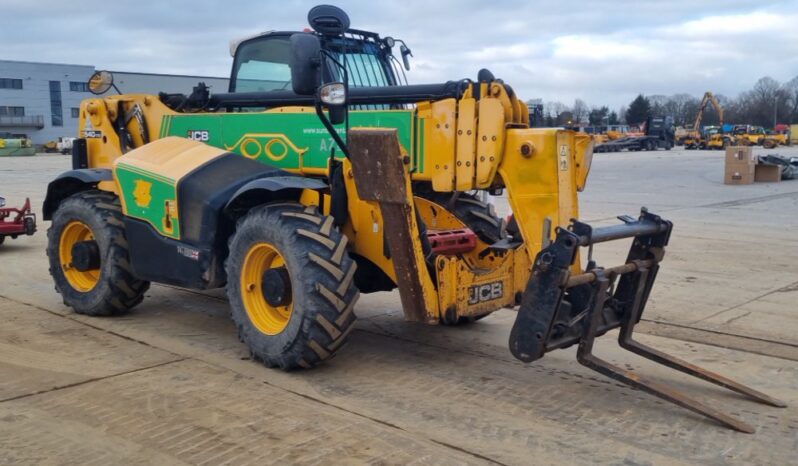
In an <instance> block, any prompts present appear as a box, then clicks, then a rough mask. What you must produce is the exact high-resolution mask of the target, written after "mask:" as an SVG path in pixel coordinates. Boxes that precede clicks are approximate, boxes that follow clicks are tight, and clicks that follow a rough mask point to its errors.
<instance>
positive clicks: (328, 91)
mask: <svg viewBox="0 0 798 466" xmlns="http://www.w3.org/2000/svg"><path fill="white" fill-rule="evenodd" d="M319 98H320V99H321V101H322V102H324V103H325V104H327V105H343V104H345V103H346V87H344V83H329V84H325V85H323V86H322V87H321V89H319Z"/></svg>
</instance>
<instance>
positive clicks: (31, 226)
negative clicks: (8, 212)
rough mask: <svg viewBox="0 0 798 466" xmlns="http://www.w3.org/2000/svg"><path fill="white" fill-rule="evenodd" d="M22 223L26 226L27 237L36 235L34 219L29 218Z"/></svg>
mask: <svg viewBox="0 0 798 466" xmlns="http://www.w3.org/2000/svg"><path fill="white" fill-rule="evenodd" d="M22 222H23V225H24V226H25V234H26V235H28V236H31V235H33V234H34V233H36V221H34V220H33V218H31V217H27V218H25V219H24V220H23V221H22Z"/></svg>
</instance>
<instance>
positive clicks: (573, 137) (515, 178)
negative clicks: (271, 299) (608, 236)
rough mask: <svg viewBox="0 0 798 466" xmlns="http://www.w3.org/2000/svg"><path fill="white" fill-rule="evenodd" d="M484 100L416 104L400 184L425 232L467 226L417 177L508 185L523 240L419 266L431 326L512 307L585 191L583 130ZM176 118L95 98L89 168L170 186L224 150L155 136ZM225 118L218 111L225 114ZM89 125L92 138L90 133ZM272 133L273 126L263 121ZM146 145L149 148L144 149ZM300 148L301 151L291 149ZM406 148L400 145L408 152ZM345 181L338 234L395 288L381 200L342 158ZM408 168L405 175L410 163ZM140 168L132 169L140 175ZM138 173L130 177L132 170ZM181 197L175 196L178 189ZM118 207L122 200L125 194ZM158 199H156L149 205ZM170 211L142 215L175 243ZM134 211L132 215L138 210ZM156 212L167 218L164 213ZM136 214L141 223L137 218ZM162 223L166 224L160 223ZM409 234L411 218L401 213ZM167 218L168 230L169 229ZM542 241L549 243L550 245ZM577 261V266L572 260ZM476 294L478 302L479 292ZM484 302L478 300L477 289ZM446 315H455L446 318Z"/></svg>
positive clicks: (310, 201) (151, 105) (84, 110)
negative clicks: (127, 139) (539, 122)
mask: <svg viewBox="0 0 798 466" xmlns="http://www.w3.org/2000/svg"><path fill="white" fill-rule="evenodd" d="M478 86H479V87H480V92H479V95H480V96H481V98H480V99H479V100H476V99H474V97H473V96H474V95H476V93H475V92H474V90H473V89H472V88H468V89H466V90H465V91H464V93H463V96H462V97H461V98H460V99H452V98H450V99H443V100H440V101H434V102H419V103H418V104H417V105H416V122H415V127H414V131H417V135H418V136H417V138H416V140H415V143H416V144H417V147H416V150H417V151H419V153H422V154H424V159H423V162H421V163H420V165H419V161H418V160H414V161H411V164H409V165H407V166H406V173H405V180H404V182H405V183H406V186H407V189H408V193H410V194H409V199H408V201H407V202H408V204H409V205H410V206H413V208H415V209H417V212H418V215H419V216H420V218H421V219H423V221H424V223H425V225H426V226H427V228H429V229H442V230H446V229H454V228H462V227H463V226H465V225H464V224H463V223H462V221H461V220H459V219H457V217H455V216H454V215H453V214H452V213H451V212H449V211H447V210H446V209H445V207H444V206H439V205H437V204H434V203H432V202H430V201H428V200H426V199H423V198H420V197H417V196H413V194H412V193H413V191H412V185H413V183H415V182H430V183H431V185H432V188H433V190H435V191H438V192H453V191H469V190H473V189H499V188H506V189H507V195H508V197H509V201H510V205H511V207H512V210H513V213H514V215H515V218H516V220H517V221H518V224H519V228H520V230H521V233H522V235H523V238H524V239H525V242H524V244H523V245H521V246H520V247H517V248H515V249H513V250H510V251H507V252H504V253H502V254H498V253H496V252H494V251H491V250H489V249H487V248H488V245H487V244H485V243H483V242H482V241H478V245H477V247H476V249H475V250H474V251H471V252H468V253H464V254H459V255H456V256H440V257H438V258H437V259H436V262H435V267H434V273H435V274H437V277H435V278H436V280H437V283H436V282H434V281H433V280H432V278H433V277H431V276H430V275H429V274H426V273H422V274H421V275H423V276H422V277H419V278H420V280H421V282H422V289H423V294H424V302H425V305H426V316H424V317H423V320H425V321H426V322H430V323H432V322H437V321H438V319H439V318H440V317H441V316H443V315H446V316H449V317H451V316H452V315H454V316H478V315H481V314H484V313H486V312H491V311H493V310H496V309H498V308H501V307H505V306H513V305H514V304H515V302H516V299H517V296H516V294H517V293H520V292H522V291H523V289H524V287H525V286H526V282H527V280H528V279H529V274H530V267H531V263H532V261H533V260H534V257H535V255H536V254H537V253H538V252H539V251H540V249H541V247H542V245H543V243H544V238H543V237H542V235H543V225H544V224H545V222H546V221H547V219H548V220H549V221H550V222H551V226H552V229H551V232H552V233H551V234H553V232H554V229H555V228H556V227H558V226H566V225H567V224H568V223H569V221H570V219H571V218H576V217H578V213H579V212H578V205H577V198H576V192H577V190H581V189H582V188H583V187H584V184H585V180H586V178H587V174H588V172H589V165H590V159H589V158H587V157H586V156H585V155H586V154H590V153H592V144H593V141H592V139H591V137H590V136H589V135H586V134H577V133H574V132H573V131H569V130H558V129H528V128H526V127H525V124H526V122H527V121H528V115H526V107H525V106H524V105H523V104H522V102H520V101H519V100H518V99H517V98H516V97H515V96H514V95H513V96H511V95H509V94H508V93H507V92H506V89H505V88H504V86H502V85H501V84H499V83H496V82H494V83H492V84H490V85H489V84H487V83H480V84H478ZM133 111H140V112H141V114H142V115H143V116H144V117H145V118H144V119H143V121H144V122H146V123H145V124H146V125H147V131H148V132H149V134H150V136H151V137H152V138H153V139H156V140H154V141H153V142H151V143H149V144H146V145H144V142H143V141H142V140H141V137H140V133H141V131H140V130H141V128H139V127H138V124H139V122H138V120H137V119H136V118H130V119H129V120H130V123H129V125H128V127H127V129H128V131H130V133H131V136H132V139H133V146H134V147H139V148H138V149H136V150H132V151H129V152H128V153H127V154H123V153H122V151H121V150H120V143H119V140H118V138H117V136H116V131H115V129H114V127H113V120H115V119H116V118H117V116H118V115H117V114H118V113H124V114H125V115H130V113H131V112H133ZM268 111H269V112H279V113H306V112H312V111H313V109H312V108H310V107H296V106H294V107H282V108H275V109H271V110H268ZM175 114H178V113H177V112H174V111H173V110H171V109H169V108H168V107H166V106H165V105H164V104H163V103H161V102H160V100H159V99H158V98H157V97H155V96H150V95H121V96H110V97H105V98H92V99H88V100H87V101H85V102H84V104H83V105H82V107H81V123H80V130H81V136H84V135H86V134H87V132H88V134H90V135H92V136H94V137H88V138H87V143H88V153H89V164H90V166H92V167H95V168H99V167H106V168H112V167H116V166H119V165H120V164H121V165H123V166H125V167H128V169H131V170H138V171H139V172H140V173H142V174H145V173H152V174H155V176H156V177H157V179H160V180H164V182H168V183H167V184H169V185H170V186H171V187H172V188H173V189H175V190H176V188H177V184H178V183H179V180H180V179H182V178H183V177H184V176H185V175H186V174H187V173H189V172H190V171H191V170H193V169H195V168H196V167H197V166H200V165H202V164H204V163H206V162H208V161H210V160H212V159H214V158H215V157H218V156H220V155H221V154H223V153H224V150H223V149H218V148H213V147H210V146H208V145H206V144H202V143H199V142H194V141H189V140H187V139H183V138H174V137H170V138H163V139H157V135H160V134H165V133H166V132H167V131H165V130H163V131H162V129H161V127H160V126H161V124H162V122H163V121H168V119H164V118H163V117H164V116H167V115H175ZM222 115H223V114H220V117H222ZM92 131H94V133H91V132H92ZM264 131H265V132H271V131H272V129H271V128H264ZM141 146H144V147H141ZM294 149H295V150H297V151H298V149H300V148H294ZM406 149H407V148H401V150H402V155H406V154H407V151H406ZM343 163H344V165H343V173H344V185H345V187H346V190H347V193H348V210H349V217H348V221H347V222H346V223H345V224H344V225H343V226H342V232H343V233H344V234H345V235H346V236H347V237H348V239H349V250H350V253H351V254H355V255H359V256H362V257H363V258H366V259H368V260H369V261H371V262H372V263H373V264H374V265H375V266H377V267H378V268H380V269H381V270H383V271H384V272H385V274H386V276H387V277H388V278H390V279H391V280H393V281H394V282H395V283H396V272H395V270H394V265H393V261H392V260H391V259H390V258H388V257H386V254H385V251H386V247H387V246H386V244H385V238H386V236H387V238H388V239H390V234H391V232H387V234H386V232H385V231H384V224H383V217H382V212H381V209H380V205H379V203H378V202H374V201H365V200H363V199H361V198H360V197H359V196H358V194H357V187H356V186H355V181H354V176H353V174H352V165H351V164H350V162H349V161H348V160H344V162H343ZM411 167H412V170H411ZM292 171H294V172H295V173H297V174H301V175H305V176H326V175H327V169H326V168H318V167H316V168H313V169H305V168H301V167H300V168H299V169H298V170H292ZM139 172H136V173H139ZM137 176H138V175H135V174H134V177H137ZM128 181H129V185H130V186H134V188H126V189H134V191H133V194H132V197H129V198H128V201H127V202H130V203H131V204H132V203H135V204H137V205H136V206H135V207H137V208H138V209H139V210H140V211H141V209H142V208H144V207H146V206H147V204H148V199H149V197H150V193H149V189H151V186H149V185H148V184H147V183H149V181H147V180H145V179H142V180H138V179H133V180H128ZM100 188H101V189H106V190H109V191H114V192H117V193H119V192H121V188H120V185H119V180H118V179H115V181H113V182H102V183H101V185H100ZM175 192H176V191H175ZM120 197H121V199H122V203H123V210H124V211H125V213H126V214H127V213H129V209H128V206H126V205H125V203H126V201H125V196H120ZM330 201H331V195H330V192H329V191H324V190H322V191H313V190H305V191H304V192H303V193H302V195H301V197H300V202H302V203H303V204H306V205H317V206H319V207H320V208H321V210H322V211H323V212H324V213H325V214H327V215H329V214H330V205H331V202H330ZM153 204H155V203H153ZM161 207H163V206H161ZM165 209H166V210H165V211H164V212H162V213H159V215H157V216H150V217H151V218H150V219H149V220H148V221H150V222H151V223H153V222H154V223H155V224H154V226H156V227H159V228H160V229H161V231H162V232H163V233H164V234H167V235H169V236H171V237H173V238H175V239H179V232H178V231H172V230H170V229H169V228H168V227H169V225H171V223H170V222H175V221H176V220H177V212H178V209H177V201H176V199H174V200H170V201H169V202H167V206H166V207H165ZM134 216H135V215H134ZM161 216H162V217H163V220H162V221H161V220H159V219H160V218H161ZM137 218H143V216H142V215H139V216H138V217H137ZM160 223H162V224H161V225H158V224H160ZM408 223H409V224H410V225H411V228H412V229H413V230H414V231H417V228H418V226H417V225H416V224H415V223H416V219H415V217H414V216H413V218H409V219H408ZM167 224H169V225H167ZM548 239H549V238H546V240H548ZM408 254H412V255H413V256H414V257H415V259H414V260H416V262H417V266H418V267H417V269H418V270H422V271H424V270H427V264H426V263H425V258H424V255H423V251H422V245H421V240H420V239H419V238H418V235H417V234H416V235H415V236H414V239H413V250H412V251H408ZM575 267H577V268H578V263H577V265H575ZM496 287H501V289H502V291H503V293H502V294H501V297H500V298H496V299H493V298H491V299H487V300H480V299H478V298H480V293H482V294H483V295H484V293H490V292H491V290H495V289H497V288H496ZM475 297H476V298H475ZM482 297H483V298H484V296H482ZM452 313H453V314H452Z"/></svg>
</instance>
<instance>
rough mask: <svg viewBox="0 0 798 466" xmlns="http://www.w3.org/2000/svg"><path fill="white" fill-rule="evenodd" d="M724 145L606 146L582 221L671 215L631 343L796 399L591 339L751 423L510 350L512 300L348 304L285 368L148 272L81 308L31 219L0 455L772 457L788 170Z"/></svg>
mask: <svg viewBox="0 0 798 466" xmlns="http://www.w3.org/2000/svg"><path fill="white" fill-rule="evenodd" d="M779 152H784V150H781V149H779ZM721 158H722V157H721V156H720V155H719V154H718V153H710V152H701V153H698V152H694V153H680V152H676V151H672V152H671V153H667V154H666V153H665V152H660V153H657V154H656V155H654V154H646V153H642V154H614V155H606V156H601V157H600V158H598V159H597V160H596V162H595V164H594V171H593V174H592V177H591V180H590V184H589V188H588V190H587V192H586V193H584V195H583V207H584V209H583V218H587V219H591V220H606V219H610V218H611V217H612V216H613V215H615V214H619V213H630V212H633V211H634V210H636V209H637V208H639V205H640V204H641V203H642V204H647V205H649V207H651V208H652V210H656V211H658V212H662V213H663V215H667V216H668V217H669V218H673V219H674V220H675V222H676V231H675V233H674V238H673V241H672V247H671V248H670V250H669V252H668V256H667V258H666V262H665V264H664V267H663V272H662V276H661V278H660V283H659V286H658V287H657V288H656V291H655V293H654V296H653V297H652V299H653V302H652V306H651V308H650V309H649V311H648V312H649V314H648V316H647V318H648V319H650V321H649V322H647V323H645V327H646V328H645V330H646V331H647V332H648V333H650V334H649V335H641V337H640V339H641V340H642V341H644V342H647V343H650V344H652V345H654V346H656V347H659V348H662V349H664V350H666V351H668V352H672V353H673V354H676V355H678V356H681V357H683V358H685V359H688V360H691V361H693V362H696V363H698V364H701V365H703V366H706V367H707V368H709V369H712V370H716V371H718V372H721V373H725V374H728V375H732V376H734V377H735V378H737V379H739V380H740V381H742V382H744V383H747V384H750V385H753V386H755V387H756V388H759V389H761V390H763V391H766V392H767V393H769V394H771V395H773V396H776V397H778V398H781V399H783V400H785V401H787V402H788V403H789V405H790V407H788V408H785V409H776V408H768V407H763V406H760V405H758V404H755V403H753V402H750V401H748V400H745V399H743V398H741V397H739V396H737V395H735V394H733V393H727V392H725V391H723V390H721V389H719V388H716V387H714V386H711V385H708V384H706V383H703V382H700V381H697V380H692V379H689V378H687V377H684V376H681V375H678V374H676V373H673V372H671V371H668V370H665V369H662V368H660V367H657V366H655V365H653V364H649V363H647V362H645V361H641V360H640V359H639V358H636V357H634V356H632V355H630V354H628V353H625V352H623V351H621V350H619V349H618V348H617V346H616V345H615V344H614V342H613V341H612V337H611V336H607V337H605V338H603V339H601V340H600V341H599V343H598V346H597V351H598V353H600V354H601V355H602V356H603V357H605V358H607V359H608V360H610V361H612V362H614V363H615V364H618V365H621V366H625V367H627V368H629V369H634V370H636V371H639V372H641V373H645V374H650V375H652V376H654V377H655V378H656V379H657V380H660V381H667V382H668V383H670V384H673V385H674V386H676V387H677V388H680V389H682V390H685V391H687V392H690V393H691V394H693V395H694V396H696V397H698V398H700V399H702V400H707V401H708V402H709V403H711V404H712V405H713V406H716V407H719V408H721V409H723V410H725V411H727V412H730V413H733V414H735V415H737V416H739V417H741V418H744V419H745V420H746V421H748V422H750V423H752V424H753V425H755V426H756V427H757V433H756V434H755V435H744V434H738V433H734V432H731V431H729V430H726V429H724V428H721V427H719V426H717V425H716V424H713V423H712V422H710V421H707V420H705V419H703V418H701V417H699V416H696V415H693V414H692V413H690V412H688V411H685V410H682V409H679V408H676V407H673V406H671V405H668V404H666V403H663V402H660V401H659V400H657V399H655V398H652V397H650V396H648V395H646V394H644V393H641V392H639V391H635V390H632V389H629V388H627V387H625V386H623V385H620V384H617V383H615V382H613V381H610V380H609V379H606V378H604V377H602V376H599V375H598V374H595V373H593V372H591V371H589V370H587V369H585V368H583V367H582V366H580V365H579V364H577V363H576V361H575V360H574V351H573V349H569V350H564V351H559V352H554V353H551V354H549V355H547V356H546V357H545V358H544V359H543V360H541V361H539V362H537V363H535V364H532V365H525V364H522V363H520V362H518V361H516V360H514V359H513V358H512V357H511V356H510V354H509V352H508V351H507V349H506V340H507V336H508V333H509V328H510V326H511V324H512V320H513V318H514V315H513V312H512V311H501V312H498V313H496V314H494V315H492V316H491V317H489V318H487V319H484V320H483V321H480V322H479V323H477V324H476V325H472V326H469V327H464V328H440V327H426V326H422V325H416V324H408V323H405V322H403V321H402V318H401V310H400V304H399V299H398V295H397V294H396V293H383V294H376V295H368V296H364V297H363V298H362V299H361V301H360V302H359V303H358V307H357V309H356V310H357V312H358V315H359V317H360V321H359V323H358V324H357V328H356V331H355V332H354V333H353V337H352V339H351V342H350V344H349V345H348V347H347V348H345V349H344V350H343V351H341V353H340V354H339V355H338V356H337V357H336V358H335V359H333V360H332V361H330V363H329V364H326V365H324V366H323V367H320V368H318V369H317V370H313V371H304V372H295V373H283V372H280V371H275V370H269V369H266V368H264V367H262V366H260V365H258V364H256V363H254V362H252V361H250V360H249V359H248V354H247V351H246V349H245V348H244V346H243V345H241V344H240V343H239V342H238V341H237V339H236V333H235V329H234V328H233V325H232V324H231V322H230V321H229V318H228V311H227V305H226V302H225V301H224V299H223V293H221V292H218V291H213V292H208V293H195V292H189V291H186V290H180V289H176V288H172V287H165V286H153V288H152V289H151V290H150V291H149V292H148V295H147V298H146V300H145V302H144V303H143V304H142V305H141V306H140V307H138V308H136V310H135V312H133V313H131V314H130V315H129V316H125V317H121V318H111V319H97V318H94V319H92V318H87V317H84V316H79V315H76V314H74V313H72V312H71V311H70V310H69V309H67V308H65V307H64V306H63V305H62V304H61V302H60V298H59V296H58V295H57V294H56V293H55V292H54V291H53V288H52V284H51V282H50V280H49V276H48V274H47V265H46V262H45V259H44V255H43V248H44V242H45V235H44V231H40V232H39V233H38V234H37V235H36V236H35V237H33V238H23V239H19V240H17V241H11V242H6V244H4V245H3V247H2V249H0V318H2V320H3V325H2V326H0V464H87V463H97V464H112V463H131V464H139V463H149V464H153V463H155V464H198V463H204V464H248V463H251V464H264V463H267V464H269V463H276V464H286V463H299V464H310V463H330V462H346V463H348V464H357V463H370V464H374V463H377V464H408V463H410V464H412V463H415V464H496V463H499V464H530V463H547V464H549V463H561V464H562V463H565V464H587V463H591V464H592V463H595V462H602V463H614V464H620V463H628V464H674V463H676V464H678V463H704V464H727V463H732V464H751V463H755V464H788V463H790V462H792V461H794V451H795V450H796V448H797V447H798V408H796V407H798V393H796V390H795V386H796V383H798V363H796V361H798V348H796V346H797V345H798V342H796V341H795V335H796V331H795V330H796V328H797V327H798V326H797V325H796V309H795V305H794V303H795V302H796V296H798V287H796V285H795V284H796V282H798V267H797V266H795V265H794V264H795V263H796V262H795V259H796V257H795V256H796V255H798V248H796V247H795V246H796V245H797V244H796V239H795V238H794V236H793V235H792V234H791V232H790V231H789V230H790V228H792V230H793V231H794V230H795V226H798V225H796V219H795V214H796V212H798V209H796V208H795V207H796V204H797V203H798V181H795V182H782V183H776V184H768V185H764V184H762V185H754V186H737V187H727V186H723V185H722V184H721V179H720V178H721V176H722V162H721V161H720V160H721ZM67 164H68V162H67V161H66V159H65V158H60V157H56V156H48V157H36V158H34V159H0V190H2V193H0V195H3V196H5V197H7V198H8V199H9V202H10V203H15V202H16V199H18V198H20V197H23V196H26V195H27V196H31V198H32V199H33V200H34V202H35V204H36V205H40V204H41V198H42V196H43V189H44V186H45V183H46V181H47V180H49V179H50V178H52V177H53V176H54V174H55V173H57V172H58V171H60V170H62V169H64V168H66V166H67ZM501 202H502V201H501V200H500V202H499V204H500V207H501ZM45 227H46V225H44V224H43V225H42V230H44V228H45ZM605 253H606V254H605ZM619 253H620V248H610V249H609V250H607V251H602V252H601V254H602V256H600V258H601V259H604V258H605V257H606V258H607V259H608V260H610V259H611V258H612V256H616V255H618V254H619ZM741 309H742V311H741ZM748 310H750V311H751V313H750V314H746V315H742V314H744V313H745V312H747V311H748ZM737 315H740V317H738V318H737V319H734V318H733V317H735V316H737ZM663 335H664V336H663ZM730 348H733V349H730Z"/></svg>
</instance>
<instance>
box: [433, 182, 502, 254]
mask: <svg viewBox="0 0 798 466" xmlns="http://www.w3.org/2000/svg"><path fill="white" fill-rule="evenodd" d="M420 196H421V197H423V198H425V199H428V200H430V201H432V202H434V203H436V204H439V205H441V206H443V207H445V208H447V209H451V212H452V213H453V214H454V216H455V217H457V218H458V219H459V220H460V221H461V222H463V223H465V224H466V226H468V228H470V229H471V231H473V232H474V233H476V234H477V236H479V239H481V240H482V241H484V242H486V243H488V244H493V243H495V242H497V241H499V240H501V239H502V238H504V237H505V236H507V233H506V231H505V227H506V225H505V221H504V219H501V218H499V217H498V216H497V215H496V209H495V208H494V207H493V204H488V203H485V202H482V201H480V200H479V199H478V198H477V197H476V196H474V195H472V194H468V193H459V195H458V196H457V198H456V200H455V202H454V206H450V203H451V200H452V196H453V194H452V193H436V192H431V193H422V194H420Z"/></svg>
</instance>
